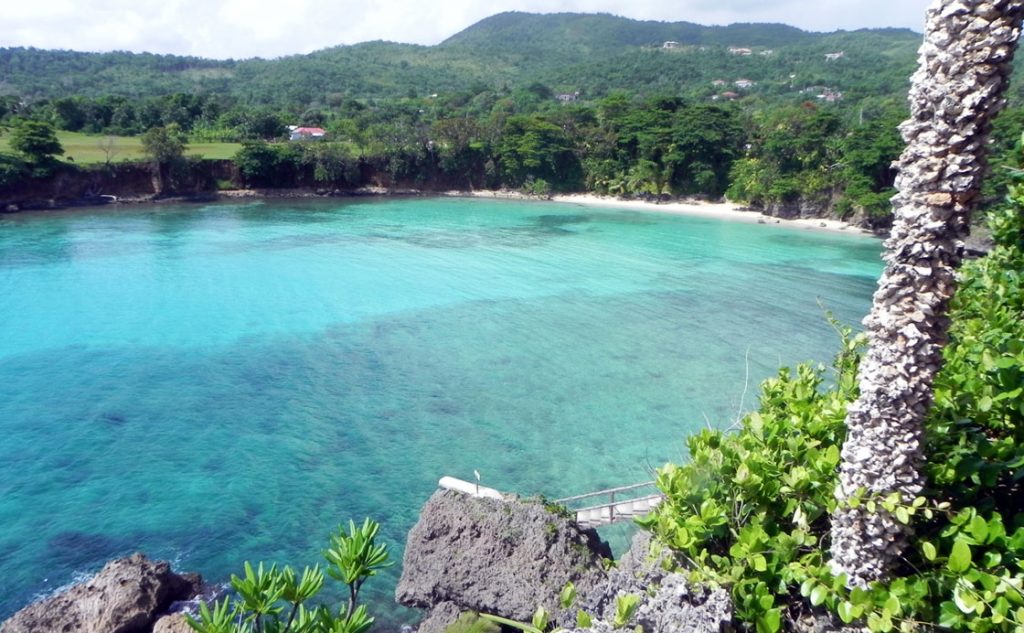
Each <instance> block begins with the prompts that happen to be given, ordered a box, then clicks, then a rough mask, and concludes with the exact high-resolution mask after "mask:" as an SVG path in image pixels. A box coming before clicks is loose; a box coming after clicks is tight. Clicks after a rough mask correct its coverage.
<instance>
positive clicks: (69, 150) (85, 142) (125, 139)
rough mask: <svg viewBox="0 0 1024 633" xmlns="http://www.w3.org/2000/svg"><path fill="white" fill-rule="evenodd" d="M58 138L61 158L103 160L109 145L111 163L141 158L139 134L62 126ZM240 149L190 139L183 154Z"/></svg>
mask: <svg viewBox="0 0 1024 633" xmlns="http://www.w3.org/2000/svg"><path fill="white" fill-rule="evenodd" d="M8 139H9V134H0V152H8V151H10V147H9V145H8ZM57 139H58V140H59V141H60V144H61V146H62V147H63V148H64V156H62V158H63V160H68V159H69V158H73V159H74V162H75V163H78V164H80V165H86V164H89V163H103V162H106V161H107V152H106V151H104V148H109V149H110V151H109V153H110V161H111V162H114V163H117V162H121V161H125V160H139V159H141V158H142V138H141V137H139V136H108V135H103V134H82V133H80V132H65V131H63V130H61V131H58V132H57ZM240 149H242V145H241V143H189V144H188V147H186V148H185V154H187V155H188V156H202V157H203V158H213V159H225V158H231V157H232V156H234V155H235V153H236V152H237V151H238V150H240Z"/></svg>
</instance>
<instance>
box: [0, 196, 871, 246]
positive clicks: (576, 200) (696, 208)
mask: <svg viewBox="0 0 1024 633" xmlns="http://www.w3.org/2000/svg"><path fill="white" fill-rule="evenodd" d="M403 196H409V197H417V196H421V197H431V196H436V197H450V198H490V199H498V200H522V201H531V202H555V203H559V204H573V205H577V206H583V207H595V208H605V209H620V210H626V211H636V212H641V213H665V214H670V215H683V216H691V217H703V218H712V219H717V220H724V221H729V222H745V223H748V224H775V225H779V226H786V227H790V228H800V229H804V230H808V231H821V232H827V233H846V234H854V235H866V236H871V237H883V236H882V235H880V234H879V233H876V232H874V231H871V230H869V229H865V228H862V227H860V226H857V225H855V224H851V223H849V222H844V221H842V220H836V219H832V218H779V217H775V216H772V215H767V214H765V213H762V212H760V211H756V210H753V209H751V208H749V207H745V206H743V205H740V204H737V203H733V202H707V201H703V200H689V201H687V200H673V201H670V202H660V201H649V200H625V199H622V198H618V197H615V196H605V195H599V194H595V193H570V194H555V195H552V196H549V197H541V196H535V195H530V194H525V193H521V192H519V191H512V190H502V189H497V190H470V191H462V190H449V191H424V190H420V189H402V188H387V187H361V188H359V189H354V190H344V191H342V190H332V191H324V190H320V191H317V190H314V189H304V188H291V189H225V190H221V191H211V192H205V193H197V194H191V195H189V194H185V195H169V196H160V197H156V196H153V195H143V196H124V197H120V198H115V199H114V200H110V199H107V200H103V201H98V200H97V201H93V200H88V201H81V200H79V201H72V202H66V203H64V204H57V205H54V206H44V205H39V206H35V205H32V206H28V207H22V208H20V209H17V210H14V209H11V208H7V209H0V214H11V213H19V212H33V211H35V212H39V211H43V212H45V211H56V210H68V209H75V208H82V207H102V206H112V207H116V206H120V205H122V204H127V205H132V204H138V205H145V204H161V203H163V204H173V203H202V202H215V201H216V202H219V201H227V200H236V201H237V200H241V199H275V198H278V199H289V198H328V197H337V198H374V197H380V198H384V197H403ZM110 198H113V196H110ZM51 204H52V201H51Z"/></svg>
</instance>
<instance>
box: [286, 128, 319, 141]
mask: <svg viewBox="0 0 1024 633" xmlns="http://www.w3.org/2000/svg"><path fill="white" fill-rule="evenodd" d="M325 136H327V130H325V129H323V128H322V127H297V126H294V125H289V126H288V140H289V141H309V140H312V139H317V138H323V137H325Z"/></svg>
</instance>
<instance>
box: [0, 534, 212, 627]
mask: <svg viewBox="0 0 1024 633" xmlns="http://www.w3.org/2000/svg"><path fill="white" fill-rule="evenodd" d="M202 589H203V580H202V578H201V577H200V576H199V575H198V574H176V573H174V572H173V571H171V566H170V564H169V563H167V562H166V561H152V560H150V559H148V558H146V556H145V555H143V554H139V553H136V554H132V555H131V556H129V557H127V558H119V559H116V560H112V561H110V562H109V563H107V564H106V565H105V566H104V567H103V569H102V570H100V572H99V573H98V574H96V575H95V576H93V577H92V578H90V579H89V580H87V581H86V582H83V583H81V584H78V585H74V586H72V587H71V588H69V589H67V590H66V591H63V592H61V593H58V594H56V595H54V596H51V597H49V598H44V599H43V600H40V601H38V602H34V603H32V604H30V605H29V606H27V607H25V608H24V609H22V610H21V611H18V612H17V613H15V614H14V615H13V616H11V618H10V619H9V620H7V621H6V622H4V623H3V624H2V625H0V631H2V632H3V633H185V632H187V631H191V630H192V629H191V628H190V627H189V626H188V623H187V622H185V619H184V617H183V616H182V615H181V614H180V613H175V612H174V607H175V603H179V602H184V601H188V600H191V599H193V598H195V597H197V596H198V595H200V593H201V592H202Z"/></svg>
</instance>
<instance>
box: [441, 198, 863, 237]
mask: <svg viewBox="0 0 1024 633" xmlns="http://www.w3.org/2000/svg"><path fill="white" fill-rule="evenodd" d="M446 195H451V196H470V197H474V198H507V199H510V200H537V198H536V197H534V196H529V195H526V194H522V193H519V192H517V191H472V192H465V191H457V192H456V191H452V192H449V193H447V194H446ZM550 200H551V201H552V202H562V203H569V204H579V205H583V206H588V207H605V208H616V209H629V210H631V211H644V212H653V213H671V214H675V215H691V216H700V217H706V218H717V219H721V220H729V221H734V222H750V223H754V224H779V225H785V226H790V227H795V228H803V229H807V230H813V231H826V232H830V233H855V234H860V235H874V233H872V232H871V231H869V230H867V229H864V228H861V227H859V226H856V225H853V224H850V223H849V222H843V221H842V220H835V219H830V218H795V219H785V218H777V217H774V216H770V215H766V214H764V213H761V212H760V211H755V210H752V209H750V208H748V207H744V206H742V205H739V204H736V203H734V202H702V201H692V202H684V201H674V202H653V201H647V200H622V199H621V198H616V197H614V196H601V195H597V194H593V193H572V194H564V195H555V196H552V197H551V198H550Z"/></svg>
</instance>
